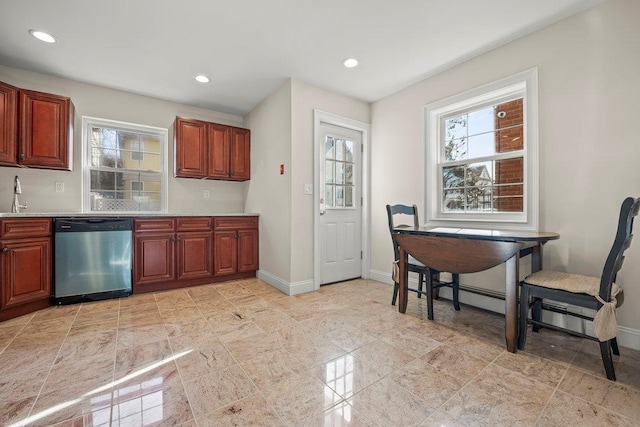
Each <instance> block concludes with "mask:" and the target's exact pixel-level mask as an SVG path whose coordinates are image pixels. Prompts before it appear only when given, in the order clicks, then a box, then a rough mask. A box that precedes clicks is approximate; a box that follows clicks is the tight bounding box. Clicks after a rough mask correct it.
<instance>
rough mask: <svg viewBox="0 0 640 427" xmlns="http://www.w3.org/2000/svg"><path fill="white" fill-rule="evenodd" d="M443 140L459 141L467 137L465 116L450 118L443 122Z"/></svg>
mask: <svg viewBox="0 0 640 427" xmlns="http://www.w3.org/2000/svg"><path fill="white" fill-rule="evenodd" d="M444 134H445V140H446V141H449V140H451V139H461V138H464V137H466V136H467V115H466V114H463V115H461V116H458V117H451V118H449V119H446V120H445V122H444Z"/></svg>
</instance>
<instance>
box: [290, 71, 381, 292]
mask: <svg viewBox="0 0 640 427" xmlns="http://www.w3.org/2000/svg"><path fill="white" fill-rule="evenodd" d="M291 95H292V115H291V118H292V120H291V122H292V126H293V134H292V135H293V139H292V144H291V162H292V168H291V201H292V213H291V227H292V229H293V230H294V232H293V237H294V238H293V239H292V241H291V248H292V249H291V279H292V281H293V282H301V281H312V280H313V256H314V253H313V227H314V225H313V219H314V218H313V215H314V213H313V206H314V205H313V202H314V199H313V197H320V196H319V195H318V194H317V192H318V191H319V190H318V189H314V195H308V194H304V193H303V189H304V184H313V182H314V176H313V169H314V168H313V166H314V165H313V162H314V156H313V154H314V151H315V150H314V147H315V141H314V139H313V138H314V133H313V131H314V129H313V111H314V110H321V111H325V112H328V113H332V114H336V115H338V116H342V117H347V118H349V119H354V120H358V121H360V122H364V123H370V105H369V104H368V103H366V102H362V101H358V100H355V99H353V98H349V97H346V96H343V95H338V94H336V93H333V92H329V91H327V90H324V89H320V88H318V87H316V86H311V85H309V84H306V83H303V82H300V81H296V80H294V81H293V82H292V92H291Z"/></svg>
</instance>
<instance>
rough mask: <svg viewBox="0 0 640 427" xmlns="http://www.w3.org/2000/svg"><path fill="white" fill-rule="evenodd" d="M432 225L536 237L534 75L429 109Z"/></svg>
mask: <svg viewBox="0 0 640 427" xmlns="http://www.w3.org/2000/svg"><path fill="white" fill-rule="evenodd" d="M425 120H426V126H427V132H426V153H427V162H426V164H427V173H426V180H427V182H426V187H425V188H426V191H427V194H426V200H427V209H426V212H427V222H428V224H429V225H446V226H467V227H478V228H497V227H501V228H520V229H532V230H534V229H537V226H538V206H537V205H538V195H537V192H538V186H537V178H538V164H537V163H538V162H537V154H538V153H537V127H538V126H537V71H536V70H535V69H533V70H529V71H526V72H523V73H520V74H517V75H515V76H511V77H508V78H506V79H503V80H500V81H498V82H494V83H492V84H489V85H486V86H483V87H480V88H477V89H473V90H471V91H469V92H465V93H463V94H460V95H456V96H453V97H450V98H447V99H444V100H441V101H438V102H435V103H433V104H429V105H428V106H427V107H426V118H425Z"/></svg>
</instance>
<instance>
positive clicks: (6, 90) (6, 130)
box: [0, 82, 18, 166]
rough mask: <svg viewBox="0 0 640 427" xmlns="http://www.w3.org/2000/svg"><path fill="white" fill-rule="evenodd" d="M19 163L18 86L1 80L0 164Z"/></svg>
mask: <svg viewBox="0 0 640 427" xmlns="http://www.w3.org/2000/svg"><path fill="white" fill-rule="evenodd" d="M17 163H18V88H16V87H13V86H11V85H8V84H6V83H2V82H0V165H4V166H11V165H16V164H17Z"/></svg>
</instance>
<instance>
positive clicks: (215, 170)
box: [207, 123, 231, 179]
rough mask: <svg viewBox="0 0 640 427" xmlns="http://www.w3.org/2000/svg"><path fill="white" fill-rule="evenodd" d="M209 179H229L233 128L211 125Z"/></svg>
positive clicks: (209, 128)
mask: <svg viewBox="0 0 640 427" xmlns="http://www.w3.org/2000/svg"><path fill="white" fill-rule="evenodd" d="M207 130H208V133H209V178H222V179H229V175H230V169H229V168H230V163H229V156H230V151H229V150H230V147H231V128H230V127H229V126H224V125H219V124H216V123H209V124H208V126H207Z"/></svg>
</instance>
